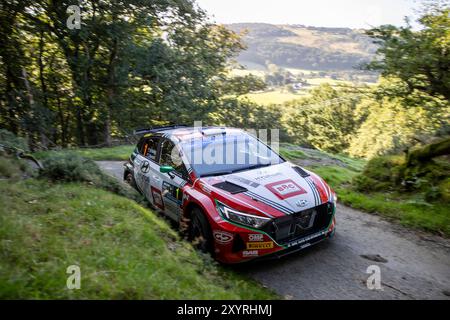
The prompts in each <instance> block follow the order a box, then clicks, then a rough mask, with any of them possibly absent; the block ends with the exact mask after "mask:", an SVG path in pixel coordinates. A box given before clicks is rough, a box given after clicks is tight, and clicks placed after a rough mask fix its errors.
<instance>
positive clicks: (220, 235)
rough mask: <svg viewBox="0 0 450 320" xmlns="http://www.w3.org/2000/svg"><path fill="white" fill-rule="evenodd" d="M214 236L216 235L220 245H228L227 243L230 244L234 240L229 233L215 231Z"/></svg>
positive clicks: (215, 237)
mask: <svg viewBox="0 0 450 320" xmlns="http://www.w3.org/2000/svg"><path fill="white" fill-rule="evenodd" d="M213 235H214V239H215V240H216V241H217V242H218V243H222V244H227V243H230V242H231V241H232V240H233V235H232V234H231V233H228V232H224V231H214V232H213Z"/></svg>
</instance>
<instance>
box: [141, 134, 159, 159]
mask: <svg viewBox="0 0 450 320" xmlns="http://www.w3.org/2000/svg"><path fill="white" fill-rule="evenodd" d="M139 152H140V154H142V155H143V156H144V157H146V158H147V159H150V160H153V161H156V155H157V153H158V138H148V139H144V141H143V143H142V146H141V147H140V150H139Z"/></svg>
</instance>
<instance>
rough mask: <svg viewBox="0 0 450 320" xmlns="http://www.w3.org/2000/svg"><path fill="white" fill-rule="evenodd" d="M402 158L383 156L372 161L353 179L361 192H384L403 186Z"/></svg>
mask: <svg viewBox="0 0 450 320" xmlns="http://www.w3.org/2000/svg"><path fill="white" fill-rule="evenodd" d="M404 161H405V160H404V157H402V156H398V155H397V156H382V157H377V158H373V159H371V160H370V161H369V162H368V163H367V165H366V166H365V167H364V170H363V172H362V173H361V174H360V175H358V176H356V177H355V178H354V179H353V184H354V186H355V187H356V189H357V190H359V191H382V190H386V189H393V188H395V187H396V186H398V185H401V180H402V178H401V170H402V165H403V163H404Z"/></svg>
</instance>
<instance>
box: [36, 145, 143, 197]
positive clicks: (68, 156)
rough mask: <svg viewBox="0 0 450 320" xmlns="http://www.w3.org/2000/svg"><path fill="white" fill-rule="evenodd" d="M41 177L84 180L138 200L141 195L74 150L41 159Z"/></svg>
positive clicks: (66, 180)
mask: <svg viewBox="0 0 450 320" xmlns="http://www.w3.org/2000/svg"><path fill="white" fill-rule="evenodd" d="M42 165H43V167H44V168H43V169H42V170H41V171H40V173H39V175H40V177H41V178H45V179H49V180H50V181H54V182H84V183H87V184H89V185H94V186H96V187H98V188H102V189H105V190H108V191H111V192H114V193H116V194H119V195H122V196H126V197H128V198H131V199H134V200H136V201H138V202H143V197H142V196H141V195H139V194H138V193H137V192H136V191H135V190H134V189H132V188H130V187H129V186H127V185H125V184H123V183H120V182H119V181H118V180H117V179H115V178H113V177H111V176H109V175H107V174H105V173H103V171H101V169H100V168H99V167H98V166H97V164H96V163H95V162H93V161H92V160H90V159H85V158H83V157H82V156H80V155H79V154H77V153H74V152H64V153H54V154H52V155H51V156H49V157H48V158H46V159H44V160H43V161H42Z"/></svg>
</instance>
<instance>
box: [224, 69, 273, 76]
mask: <svg viewBox="0 0 450 320" xmlns="http://www.w3.org/2000/svg"><path fill="white" fill-rule="evenodd" d="M249 74H252V75H254V76H257V77H260V78H264V76H265V75H266V72H265V71H261V70H254V69H251V70H247V69H245V70H244V69H233V70H231V75H232V76H234V77H244V76H247V75H249Z"/></svg>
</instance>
